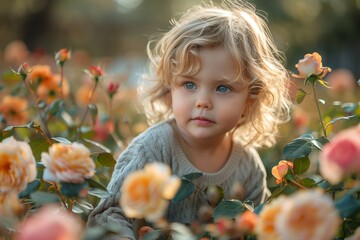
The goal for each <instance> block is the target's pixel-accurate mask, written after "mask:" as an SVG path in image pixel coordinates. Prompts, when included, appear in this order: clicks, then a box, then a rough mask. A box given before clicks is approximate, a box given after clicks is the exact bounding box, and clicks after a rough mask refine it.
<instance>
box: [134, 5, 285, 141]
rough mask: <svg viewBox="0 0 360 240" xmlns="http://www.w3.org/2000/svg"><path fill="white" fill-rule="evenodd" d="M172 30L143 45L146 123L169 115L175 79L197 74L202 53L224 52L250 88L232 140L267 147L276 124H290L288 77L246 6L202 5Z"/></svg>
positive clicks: (267, 34)
mask: <svg viewBox="0 0 360 240" xmlns="http://www.w3.org/2000/svg"><path fill="white" fill-rule="evenodd" d="M171 23H172V28H171V29H170V30H169V31H168V32H166V33H164V34H162V35H160V36H159V37H158V38H157V39H156V40H151V41H149V43H148V46H147V53H148V56H149V60H150V62H149V67H150V68H149V70H150V71H149V73H147V74H146V75H144V80H145V81H143V82H142V84H141V85H140V88H139V90H140V94H141V96H142V100H143V101H142V102H143V106H144V109H145V113H146V115H147V117H148V120H149V123H151V124H152V123H156V122H159V121H160V120H164V119H168V118H170V117H171V116H172V109H171V97H170V94H171V86H172V85H173V84H174V82H173V80H174V76H177V75H195V74H196V73H197V72H198V71H199V70H200V67H201V66H200V58H199V49H200V48H204V47H207V48H209V47H210V48H211V47H218V46H222V47H224V48H225V49H226V50H227V51H229V53H230V54H231V57H232V59H233V61H234V63H235V66H236V70H237V77H236V79H234V80H235V81H243V82H244V83H246V84H247V86H248V87H249V97H250V99H251V101H250V102H251V106H250V105H249V106H247V107H246V109H245V112H244V119H243V121H242V124H241V125H240V126H238V127H237V128H236V129H234V136H235V137H237V138H239V139H240V140H241V141H242V142H243V143H244V144H245V145H251V146H254V147H260V146H271V145H273V144H274V143H275V136H276V134H277V132H278V127H277V125H278V124H279V123H283V122H285V121H287V120H288V119H289V111H290V106H291V103H290V101H289V98H288V89H287V82H288V81H289V76H288V73H287V71H286V69H285V68H284V66H283V60H284V58H283V57H282V53H281V52H280V51H279V50H278V49H277V48H276V46H275V44H274V42H273V40H272V37H271V34H270V31H269V29H268V27H267V24H266V21H265V20H264V19H263V17H262V16H261V15H259V14H258V13H257V12H256V9H255V7H254V6H253V5H251V4H249V3H245V2H237V3H231V2H229V1H225V2H223V3H222V4H218V5H215V4H214V3H210V4H202V5H199V6H194V7H192V8H191V9H189V10H188V11H187V12H186V13H185V14H184V15H183V16H182V17H181V18H180V19H179V20H178V21H176V20H172V21H171Z"/></svg>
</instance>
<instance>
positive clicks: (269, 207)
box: [255, 196, 285, 240]
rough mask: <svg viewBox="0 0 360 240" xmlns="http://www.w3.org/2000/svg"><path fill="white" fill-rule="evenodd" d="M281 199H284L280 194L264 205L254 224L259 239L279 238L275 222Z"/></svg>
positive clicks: (272, 239) (273, 239)
mask: <svg viewBox="0 0 360 240" xmlns="http://www.w3.org/2000/svg"><path fill="white" fill-rule="evenodd" d="M283 201H285V197H282V196H281V197H278V198H276V199H274V200H272V201H271V202H270V203H269V204H266V205H264V208H263V209H262V211H261V212H260V214H259V218H258V222H257V225H256V226H255V233H256V236H257V237H258V238H259V240H278V239H280V237H279V233H278V231H277V229H276V226H275V222H276V219H277V217H278V215H279V214H280V212H281V208H282V204H283Z"/></svg>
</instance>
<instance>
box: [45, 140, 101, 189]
mask: <svg viewBox="0 0 360 240" xmlns="http://www.w3.org/2000/svg"><path fill="white" fill-rule="evenodd" d="M41 161H42V162H43V163H44V165H45V170H44V175H43V179H44V180H48V181H52V182H57V181H61V182H70V183H82V182H84V180H85V178H90V177H92V176H94V174H95V163H94V161H93V160H92V159H91V158H90V151H89V149H87V148H86V147H85V146H84V145H83V144H81V143H77V142H74V143H72V144H62V143H57V144H53V145H52V146H51V147H50V148H49V153H41Z"/></svg>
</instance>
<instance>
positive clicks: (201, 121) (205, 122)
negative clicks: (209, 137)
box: [191, 117, 215, 126]
mask: <svg viewBox="0 0 360 240" xmlns="http://www.w3.org/2000/svg"><path fill="white" fill-rule="evenodd" d="M191 120H192V121H194V122H195V123H196V124H197V125H201V126H208V125H211V124H214V123H215V122H214V121H212V120H210V119H208V118H206V117H195V118H192V119H191Z"/></svg>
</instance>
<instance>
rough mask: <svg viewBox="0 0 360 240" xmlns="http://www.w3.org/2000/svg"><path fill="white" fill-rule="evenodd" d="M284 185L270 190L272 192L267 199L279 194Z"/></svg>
mask: <svg viewBox="0 0 360 240" xmlns="http://www.w3.org/2000/svg"><path fill="white" fill-rule="evenodd" d="M285 187H286V185H282V186H280V187H278V188H277V189H275V190H274V191H273V192H272V194H271V195H270V197H269V199H273V198H276V197H278V196H280V194H281V193H282V191H283V190H284V189H285Z"/></svg>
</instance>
